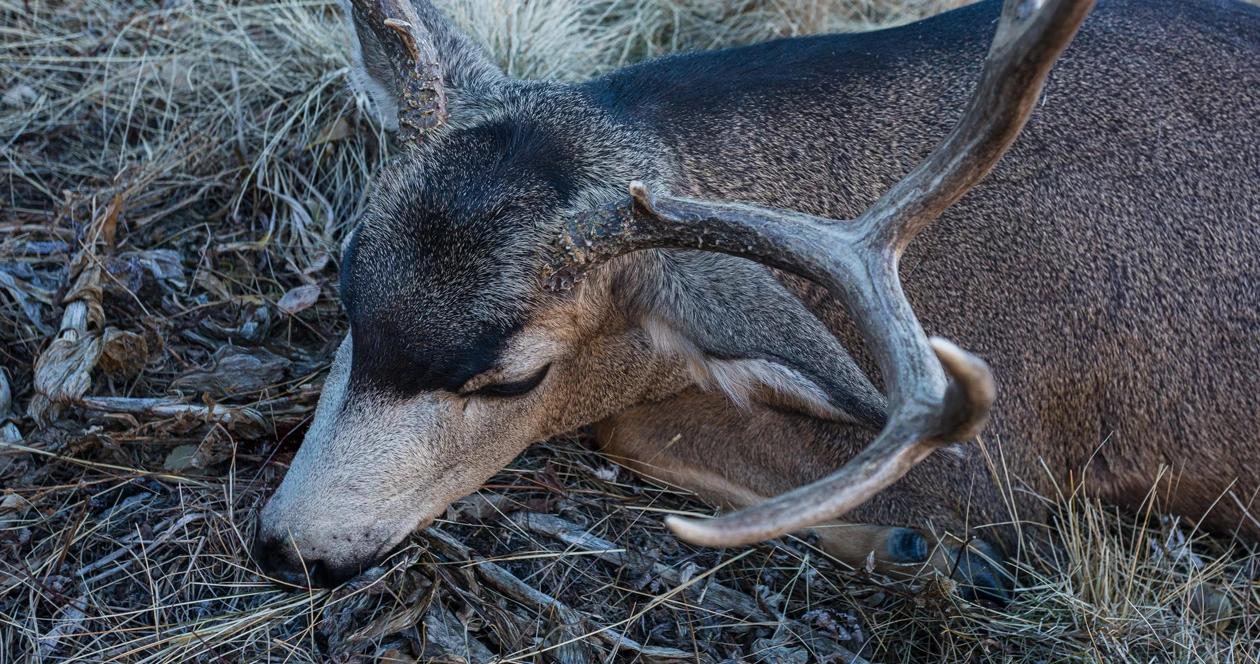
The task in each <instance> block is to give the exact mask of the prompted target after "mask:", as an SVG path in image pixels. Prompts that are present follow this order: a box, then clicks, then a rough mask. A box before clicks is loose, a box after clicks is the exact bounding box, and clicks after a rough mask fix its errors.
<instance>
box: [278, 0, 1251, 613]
mask: <svg viewBox="0 0 1260 664" xmlns="http://www.w3.org/2000/svg"><path fill="white" fill-rule="evenodd" d="M1090 4H1091V3H1090V2H1089V0H1083V1H1082V0H1044V1H1039V0H1010V1H1008V3H1007V6H1006V7H1005V8H1004V9H1003V10H1002V14H1001V15H1002V19H1001V22H1000V24H999V26H998V27H997V33H996V35H997V36H996V37H995V38H994V45H993V47H992V49H991V50H990V51H989V56H988V58H987V59H986V58H985V57H984V53H985V47H986V45H987V44H989V37H990V36H991V35H993V34H994V27H993V26H994V19H995V18H996V17H997V16H998V10H997V7H996V6H995V5H994V4H993V2H982V3H980V4H977V5H973V6H970V7H967V8H963V9H958V10H955V11H952V12H949V13H946V14H944V15H941V16H939V17H936V18H932V19H929V20H926V21H922V22H920V23H916V24H913V25H909V26H906V27H901V28H896V29H889V30H884V31H879V32H874V33H867V34H854V35H830V36H818V37H808V38H796V39H784V40H778V41H773V42H769V43H764V44H759V45H754V46H748V47H744V48H736V49H730V50H725V51H718V52H708V53H694V54H688V55H680V56H674V57H668V58H664V59H660V60H656V61H651V62H647V63H644V64H640V65H636V66H632V67H628V68H625V69H622V70H619V71H616V72H613V73H611V74H609V75H607V76H604V77H602V78H599V79H596V80H593V81H590V82H588V83H585V84H581V85H568V84H559V83H553V82H540V81H520V80H512V79H510V78H508V77H507V76H505V75H504V74H503V73H502V72H501V71H500V70H499V69H498V68H497V67H495V66H494V64H493V63H492V62H491V61H490V60H489V58H488V57H487V56H486V55H485V54H484V53H483V52H482V51H481V50H480V49H479V48H478V47H477V46H476V45H475V44H473V43H472V42H471V41H470V40H469V38H467V37H466V36H465V35H463V34H461V33H460V32H459V31H457V30H456V29H455V28H453V27H452V26H451V24H450V23H448V22H447V21H446V20H445V19H444V18H443V17H442V16H440V15H439V13H438V12H437V11H436V10H435V9H433V8H432V7H431V6H430V5H429V4H428V3H427V2H420V1H417V2H414V3H412V2H410V0H355V1H354V2H353V3H351V5H350V6H347V7H346V13H347V16H349V17H350V24H351V26H352V29H351V31H350V32H351V35H352V38H353V40H354V45H355V54H356V62H357V65H358V69H357V72H358V74H357V76H358V78H359V80H360V82H361V84H362V85H363V87H364V88H365V89H366V90H367V91H368V92H369V93H370V95H371V98H372V100H373V102H374V104H375V106H376V107H377V108H378V109H379V110H380V111H381V115H382V117H383V119H384V122H385V123H386V125H387V126H388V127H389V128H391V129H397V130H398V138H399V141H400V142H401V144H402V145H403V146H404V148H403V151H402V153H401V155H400V156H399V157H398V158H396V159H395V160H394V161H393V162H392V163H390V164H388V165H387V166H385V167H383V169H382V170H381V172H380V174H379V176H378V177H377V179H376V182H375V184H374V186H373V189H372V191H371V192H370V204H369V206H368V209H367V211H366V213H365V215H364V218H363V220H362V222H361V224H360V226H359V227H358V228H357V230H356V231H355V232H354V234H353V237H352V240H351V241H350V243H349V245H348V248H347V250H346V252H345V256H344V257H343V264H342V275H341V286H342V299H343V302H344V304H345V308H346V311H347V313H348V315H349V319H350V327H351V331H350V334H349V335H347V337H346V339H345V341H344V342H343V343H342V346H341V348H340V350H339V351H338V353H337V355H336V359H335V361H334V363H333V366H332V370H331V372H330V373H329V376H328V378H327V382H326V384H325V388H324V393H323V395H322V398H321V399H320V403H319V406H318V408H317V410H316V414H315V417H314V421H313V424H312V425H311V428H310V430H309V432H308V433H307V435H306V440H305V442H304V443H303V445H302V447H301V449H300V450H299V451H298V453H297V456H296V457H295V458H294V461H293V464H292V467H291V469H290V470H289V473H288V476H287V477H286V478H285V479H284V481H283V483H282V485H281V486H280V488H279V490H278V491H277V493H276V494H275V495H274V496H273V497H272V499H271V500H270V501H269V503H268V504H267V506H266V507H265V509H264V510H263V512H262V516H261V525H260V534H259V539H258V544H257V545H256V546H257V555H258V558H259V560H260V562H261V563H262V565H263V567H264V568H265V569H267V570H269V571H270V572H271V573H273V574H274V575H276V576H277V577H278V578H280V579H281V580H286V581H289V582H294V583H301V582H305V581H307V579H308V578H309V580H311V581H314V582H315V583H332V582H335V581H337V580H338V579H341V578H344V577H346V576H348V575H350V574H353V573H355V572H356V571H357V570H358V569H360V568H361V567H363V566H365V565H368V564H371V563H373V562H374V561H375V560H376V559H378V558H379V557H380V556H381V555H383V554H384V553H385V552H386V551H387V550H389V549H390V548H391V547H393V546H394V545H395V544H397V543H398V542H399V541H400V540H401V539H402V538H404V537H405V536H406V535H407V534H408V533H410V532H412V531H413V530H414V529H415V528H417V527H418V526H422V525H425V524H427V523H428V522H430V521H431V520H432V519H433V518H434V517H435V516H436V515H438V514H440V513H441V512H442V510H443V509H444V508H445V507H446V506H447V505H448V504H449V503H450V502H451V501H452V500H454V499H456V498H458V497H460V496H462V495H464V494H467V493H469V492H471V491H473V490H475V489H476V488H477V487H478V486H479V485H480V484H481V483H482V482H483V481H484V480H485V479H486V478H488V477H489V476H490V475H492V474H493V473H495V472H496V471H498V470H500V469H501V468H502V467H503V466H504V465H505V464H507V463H508V462H509V461H510V460H511V459H512V458H513V457H514V456H516V455H517V454H518V453H519V452H520V451H522V450H523V449H525V448H526V447H527V446H528V445H529V444H531V443H533V442H535V441H539V440H543V439H546V438H548V437H550V436H553V435H555V434H559V433H562V432H566V431H570V430H573V429H575V428H578V427H582V426H584V425H591V424H593V425H594V430H595V434H596V435H595V438H596V443H597V444H598V445H599V446H600V447H601V448H602V449H604V450H606V451H607V452H608V453H609V454H611V455H615V456H616V457H618V458H619V459H621V460H623V461H624V462H625V463H626V464H627V465H629V466H630V467H632V468H635V469H636V470H640V471H642V472H645V473H649V474H651V475H654V476H656V477H659V478H663V479H665V480H667V481H670V482H674V483H677V484H679V485H682V486H684V487H688V488H691V489H693V490H695V491H696V492H697V493H699V494H700V495H701V496H703V497H705V498H707V499H708V500H710V501H712V502H714V503H716V504H718V505H721V506H723V507H732V508H743V509H742V511H736V512H734V513H732V514H729V515H726V516H723V517H719V518H717V519H714V520H711V521H694V520H679V519H674V520H671V524H670V525H671V526H672V527H673V528H674V530H675V531H676V532H677V533H678V534H679V535H680V536H682V537H684V538H685V539H688V540H691V541H694V542H699V543H703V544H709V545H715V546H716V545H734V544H742V543H747V542H753V541H757V540H761V539H766V538H770V537H774V536H776V535H780V534H783V533H785V532H789V531H793V530H800V529H804V528H808V527H814V528H816V529H817V532H819V533H820V535H821V538H822V543H823V544H824V546H826V547H827V548H828V550H829V551H830V552H832V553H833V554H834V555H835V556H837V557H838V558H840V559H842V560H844V561H847V562H849V563H854V564H858V563H860V562H861V561H863V560H865V559H867V558H868V556H870V555H872V554H873V559H874V560H875V562H876V564H877V565H878V566H879V567H880V568H881V569H887V570H896V569H900V568H902V566H906V565H908V566H910V567H912V568H918V567H921V566H923V565H930V566H935V567H938V568H942V567H944V566H949V567H950V568H951V569H953V568H955V567H957V568H958V570H959V574H960V575H961V576H963V577H965V580H966V581H969V582H971V583H974V584H975V585H976V586H977V587H979V588H980V591H981V592H989V593H992V594H994V595H996V596H1000V595H1001V594H1002V592H1003V589H1002V586H1003V582H1002V580H1001V579H999V578H998V577H999V576H1000V569H1001V568H1000V565H999V564H997V558H998V556H999V553H998V549H1001V548H1002V547H1003V546H1005V545H1006V544H1007V543H1008V542H1009V541H1010V532H1011V528H1010V524H1011V523H1012V522H1013V520H1015V519H1017V518H1019V519H1025V520H1029V519H1031V520H1036V519H1045V518H1046V516H1047V515H1046V506H1045V505H1044V504H1043V503H1042V501H1041V500H1040V499H1039V498H1037V496H1039V495H1053V488H1054V487H1056V486H1058V487H1076V486H1079V487H1080V488H1081V489H1082V490H1084V491H1087V492H1088V493H1090V494H1091V495H1093V496H1097V497H1099V498H1101V499H1105V500H1107V501H1110V502H1112V503H1114V504H1116V505H1119V506H1122V507H1129V508H1133V507H1136V506H1138V505H1139V504H1141V503H1142V501H1143V500H1145V498H1146V497H1147V495H1148V493H1149V492H1150V490H1151V487H1152V486H1154V485H1155V484H1156V482H1157V480H1160V484H1159V485H1158V494H1159V498H1160V501H1161V508H1163V509H1167V510H1170V511H1173V512H1176V513H1179V514H1184V515H1186V516H1188V517H1191V518H1194V519H1202V522H1203V523H1204V524H1206V526H1208V527H1211V528H1214V529H1216V530H1221V531H1228V532H1234V533H1238V534H1240V535H1241V536H1243V537H1244V538H1247V539H1251V540H1257V539H1260V522H1258V521H1257V520H1256V519H1255V517H1254V516H1251V515H1249V514H1248V511H1247V510H1248V508H1249V507H1251V506H1252V502H1253V500H1254V498H1255V494H1256V492H1257V490H1260V482H1258V481H1257V479H1256V473H1255V472H1253V471H1249V470H1248V469H1249V468H1252V467H1254V464H1256V463H1257V461H1260V441H1258V440H1257V434H1256V432H1257V431H1258V430H1260V357H1258V355H1260V353H1258V352H1257V351H1260V287H1258V286H1257V284H1260V233H1257V232H1256V221H1257V215H1260V191H1258V188H1257V186H1256V184H1257V179H1258V176H1260V124H1258V120H1260V118H1258V116H1257V114H1258V113H1260V111H1258V109H1260V16H1257V12H1256V10H1255V9H1254V8H1250V7H1246V6H1244V5H1241V4H1234V3H1231V2H1226V1H1220V2H1211V1H1207V0H1205V1H1204V2H1173V1H1168V2H1149V1H1147V0H1133V1H1125V0H1103V2H1101V4H1102V6H1101V7H1100V8H1099V9H1098V10H1097V11H1095V12H1094V13H1093V15H1092V17H1091V18H1090V19H1089V20H1088V21H1085V22H1084V24H1083V27H1082V28H1081V30H1080V34H1079V35H1078V36H1077V37H1076V38H1075V41H1074V42H1073V45H1072V47H1071V48H1070V49H1068V50H1067V52H1066V55H1065V57H1064V58H1063V59H1062V62H1060V63H1059V64H1058V65H1057V66H1056V67H1055V69H1054V70H1053V71H1052V72H1050V67H1051V64H1052V63H1053V62H1054V61H1055V59H1056V57H1057V56H1058V54H1059V52H1060V51H1061V50H1062V49H1063V48H1064V47H1065V46H1066V45H1067V43H1068V42H1069V41H1070V40H1072V37H1073V34H1074V33H1075V32H1076V29H1077V26H1078V24H1079V23H1080V21H1081V20H1082V19H1083V18H1084V16H1085V14H1086V13H1087V12H1088V11H1089V6H1090ZM982 61H984V62H985V63H986V64H985V66H984V68H983V71H982V69H981V62H982ZM1048 72H1049V74H1048V79H1047V73H1048ZM977 81H979V82H978V83H977ZM1043 81H1045V87H1044V91H1043V90H1042V83H1043ZM972 90H976V93H975V95H974V96H972V97H971V100H972V101H971V103H970V104H968V101H967V100H968V95H969V94H970V92H971V91H972ZM964 109H967V110H966V112H965V113H963V110H964ZM960 118H961V119H960ZM1025 120H1028V123H1027V128H1026V129H1025V130H1024V131H1023V135H1022V137H1021V138H1020V139H1019V140H1018V141H1017V142H1015V143H1014V145H1013V147H1012V148H1011V150H1010V154H1008V155H1007V156H1006V157H1005V158H1004V159H1002V160H1001V162H1000V163H997V160H998V158H999V156H1001V155H1002V153H1003V152H1004V151H1006V149H1007V147H1008V146H1010V145H1011V144H1012V141H1013V140H1014V139H1015V136H1016V134H1017V133H1019V131H1020V129H1021V127H1022V126H1023V125H1024V123H1025ZM951 127H952V128H953V130H952V131H951ZM942 136H944V137H945V138H944V139H942V138H941V137H942ZM938 143H939V145H938ZM934 146H935V149H934ZM995 163H996V164H997V165H996V167H995V168H994V164H995ZM916 164H918V166H916ZM991 168H992V169H993V172H992V174H990V175H989V176H988V178H987V179H986V180H985V181H984V182H983V183H982V184H979V185H978V186H975V187H974V189H972V186H973V185H976V183H977V181H978V180H980V179H981V178H982V177H984V175H985V174H986V173H988V172H989V170H990V169H991ZM631 182H634V184H633V185H628V183H631ZM628 186H630V189H631V194H630V195H629V196H628V195H627V187H628ZM969 189H970V191H968V190H969ZM964 193H965V194H966V195H965V196H964ZM955 201H956V203H955ZM951 204H953V205H951ZM786 210H793V211H794V212H787V211H786ZM863 210H865V212H864V211H863ZM938 215H939V217H940V218H939V219H938V220H936V222H935V223H934V224H933V225H932V226H931V227H930V228H929V227H928V224H929V223H930V222H932V220H933V219H935V218H936V217H937V216H938ZM832 219H855V220H856V221H852V222H842V221H832ZM916 234H917V235H920V237H918V238H917V240H916V241H915V242H914V243H912V244H911V243H910V240H911V238H913V237H915V235H916ZM903 251H904V253H903ZM746 259H752V260H751V261H750V260H746ZM766 266H769V267H766ZM772 268H774V269H772ZM899 272H900V277H899V276H898V274H899ZM796 275H799V276H796ZM800 277H805V278H806V279H801V278H800ZM903 285H904V295H903V290H902V288H903ZM910 302H912V303H914V310H915V311H917V312H918V316H919V318H917V319H916V317H915V314H914V312H912V311H911V309H910V306H909V304H908V303H910ZM919 320H922V322H923V325H922V327H920V324H919ZM924 328H926V329H927V330H930V331H931V332H933V333H935V334H942V335H945V336H948V337H950V338H952V339H957V340H959V342H960V343H961V344H962V345H964V346H966V347H967V348H970V349H972V350H973V351H974V352H976V354H977V355H978V356H979V357H984V358H986V360H987V361H988V362H989V363H991V365H992V376H990V370H989V369H988V368H987V367H986V365H985V364H984V363H983V362H981V361H980V360H979V359H977V357H976V356H972V355H970V354H968V353H967V352H964V351H961V350H959V349H958V348H957V347H955V346H954V345H952V344H950V343H949V342H945V341H943V340H936V341H931V342H929V340H928V339H927V337H926V336H925V334H924V332H923V329H924ZM863 342H865V343H863ZM868 376H871V377H880V376H882V380H878V379H876V380H874V382H873V379H872V378H868ZM993 378H996V381H995V382H996V385H997V387H998V388H1000V390H1001V395H1002V396H1001V398H1000V399H999V400H998V401H997V402H996V404H995V405H994V407H993V416H992V422H991V423H990V424H989V427H988V430H987V432H988V433H987V434H986V436H985V437H984V439H983V440H982V441H978V442H971V443H965V441H967V440H968V439H971V438H973V437H974V436H975V435H976V433H977V432H978V431H979V429H980V427H981V426H982V425H983V424H984V422H985V420H986V418H987V417H988V413H989V405H990V402H991V401H992V399H993V397H994V380H993ZM880 383H882V385H883V387H884V390H886V392H887V393H888V397H887V398H885V397H884V395H883V393H881V390H880V389H877V385H878V384H880ZM872 431H876V432H881V433H879V435H878V436H876V438H875V442H874V443H872V444H871V445H870V446H869V447H868V446H866V445H865V443H866V441H868V440H870V439H871V432H872ZM960 441H964V442H963V443H960ZM999 444H1000V445H999ZM942 446H944V447H945V449H944V450H942V451H939V452H937V453H935V454H929V452H931V451H932V450H933V449H935V448H938V447H942ZM916 463H917V464H918V465H917V466H915V464H916ZM846 464H847V465H846ZM911 466H914V467H913V468H911ZM837 468H840V470H838V471H837V470H836V469H837ZM903 475H904V477H903ZM811 483H812V484H811ZM801 485H806V486H804V487H803V488H798V487H801ZM881 489H882V491H881ZM788 491H790V492H791V493H788V494H787V496H786V498H784V497H780V498H773V497H774V496H780V495H781V494H784V492H788ZM841 515H843V516H844V519H845V521H844V523H840V522H837V521H835V519H836V518H837V517H839V516H841ZM983 524H1006V526H994V527H989V528H978V527H979V526H981V525H983ZM973 531H974V532H975V533H976V534H978V535H980V536H981V537H982V538H983V541H984V542H987V543H980V544H975V545H971V546H970V547H968V546H963V545H962V544H961V542H962V541H963V540H964V539H966V538H967V537H969V536H970V534H972V532H973Z"/></svg>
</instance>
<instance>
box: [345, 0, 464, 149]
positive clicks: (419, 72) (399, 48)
mask: <svg viewBox="0 0 1260 664" xmlns="http://www.w3.org/2000/svg"><path fill="white" fill-rule="evenodd" d="M352 8H353V11H354V13H355V18H356V20H357V21H358V22H359V24H360V25H362V26H365V27H367V28H368V29H370V30H371V31H372V32H373V33H374V34H375V35H376V38H377V41H378V42H379V43H380V44H381V47H382V48H384V49H386V51H387V53H386V55H387V56H388V57H387V60H388V61H389V62H390V63H391V64H392V66H393V68H394V76H395V77H397V79H398V82H399V83H401V85H400V86H399V88H400V89H401V91H402V92H401V94H400V95H399V99H398V138H399V140H401V141H403V142H404V143H409V142H414V141H417V140H419V139H420V137H421V136H422V135H423V134H424V133H425V132H427V131H430V130H432V129H435V128H437V127H439V126H441V125H442V124H443V123H445V122H446V117H447V116H446V88H445V87H444V86H443V83H442V74H443V72H442V63H441V62H440V61H439V59H438V52H437V47H436V46H435V45H434V43H433V36H432V35H431V34H430V33H429V31H428V29H427V28H425V26H424V23H423V22H421V20H420V17H419V16H418V15H417V14H416V9H415V7H414V6H412V4H411V0H353V2H352Z"/></svg>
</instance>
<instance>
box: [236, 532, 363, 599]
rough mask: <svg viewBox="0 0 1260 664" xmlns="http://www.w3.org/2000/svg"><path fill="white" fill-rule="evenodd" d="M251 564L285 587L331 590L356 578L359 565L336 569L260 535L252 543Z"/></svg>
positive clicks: (287, 542) (288, 545) (272, 538)
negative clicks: (254, 564) (254, 563)
mask: <svg viewBox="0 0 1260 664" xmlns="http://www.w3.org/2000/svg"><path fill="white" fill-rule="evenodd" d="M253 556H254V562H256V563H257V564H258V567H259V569H261V570H262V572H263V574H265V575H266V576H267V577H269V578H270V579H272V580H273V581H276V582H277V583H279V584H281V585H285V586H293V587H296V588H331V587H333V586H338V585H341V584H342V583H344V582H345V581H347V580H349V579H351V578H352V577H354V576H356V575H357V574H358V573H359V571H360V567H359V566H358V565H353V566H350V565H344V564H342V565H338V564H333V563H331V562H329V561H327V560H320V559H318V558H313V557H306V556H303V555H302V553H301V552H300V551H298V550H297V548H296V547H294V546H293V544H292V543H291V542H290V541H289V540H286V539H283V538H280V537H274V536H270V535H259V536H258V537H257V538H255V539H254V547H253Z"/></svg>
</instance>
